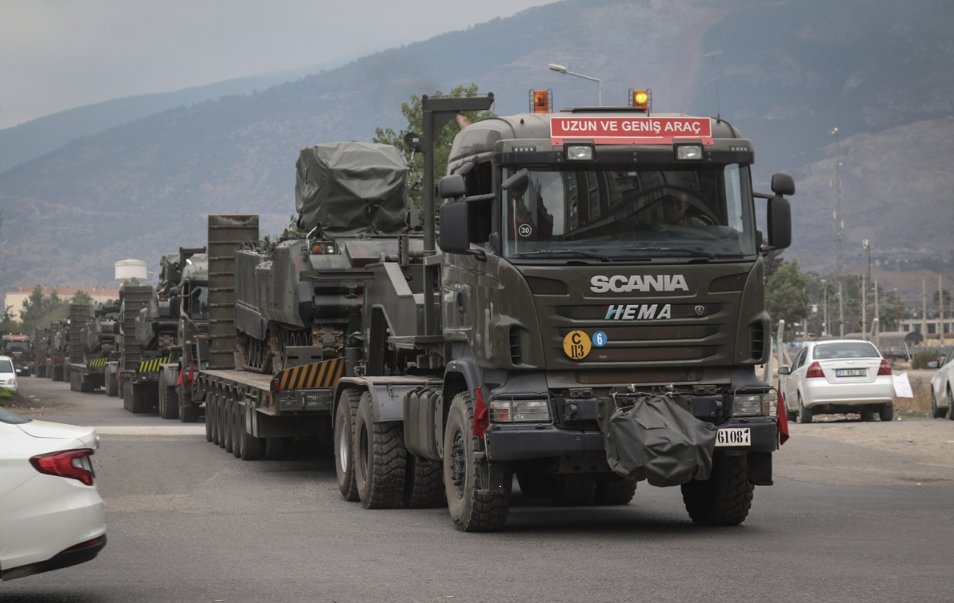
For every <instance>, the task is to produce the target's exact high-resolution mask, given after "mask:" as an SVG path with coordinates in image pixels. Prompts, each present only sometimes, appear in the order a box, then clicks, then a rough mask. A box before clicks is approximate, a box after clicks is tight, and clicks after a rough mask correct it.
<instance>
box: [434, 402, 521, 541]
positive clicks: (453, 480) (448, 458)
mask: <svg viewBox="0 0 954 603" xmlns="http://www.w3.org/2000/svg"><path fill="white" fill-rule="evenodd" d="M473 408H474V407H473V403H472V402H471V398H470V393H469V392H466V391H464V392H460V393H459V394H457V395H456V396H454V399H453V400H452V401H451V407H450V412H449V413H448V415H447V426H446V428H445V430H444V491H445V492H446V493H447V510H448V511H449V512H450V516H451V520H452V521H453V522H454V527H455V528H457V529H458V530H460V531H462V532H495V531H497V530H500V529H501V528H503V526H504V524H505V523H506V521H507V513H508V512H509V511H510V495H511V489H510V488H511V486H510V481H511V480H506V479H505V480H504V488H503V489H502V490H501V491H499V492H491V491H489V490H487V489H483V491H482V484H480V483H479V480H480V470H479V468H478V466H477V455H476V453H477V452H478V448H479V446H480V442H479V440H478V439H477V437H476V436H475V435H474V432H473V424H474V410H473Z"/></svg>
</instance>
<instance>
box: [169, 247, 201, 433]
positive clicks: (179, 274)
mask: <svg viewBox="0 0 954 603" xmlns="http://www.w3.org/2000/svg"><path fill="white" fill-rule="evenodd" d="M157 291H158V297H160V298H163V299H165V300H166V301H167V302H168V306H167V307H168V317H169V318H170V319H174V320H175V336H174V339H173V340H172V341H171V342H170V345H169V347H168V362H163V363H161V364H160V365H159V373H158V378H157V381H156V387H157V388H158V391H157V396H158V407H159V416H160V417H162V418H163V419H176V418H178V419H179V420H180V421H182V422H194V421H196V420H198V417H199V412H198V410H199V409H198V407H196V406H195V405H194V404H193V403H192V400H191V397H192V379H193V376H194V374H195V370H196V368H197V367H198V366H201V365H202V363H203V361H204V359H205V357H206V356H207V354H208V343H207V342H208V337H207V334H208V320H209V267H208V256H207V255H206V253H205V247H198V248H189V247H180V248H179V252H178V253H176V254H169V255H166V256H165V257H164V258H163V260H162V268H161V270H160V275H159V287H158V289H157Z"/></svg>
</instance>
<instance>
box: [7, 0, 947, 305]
mask: <svg viewBox="0 0 954 603" xmlns="http://www.w3.org/2000/svg"><path fill="white" fill-rule="evenodd" d="M952 16H954V5H951V4H950V3H949V2H947V1H946V0H916V1H914V2H910V3H906V4H904V5H903V6H901V5H898V4H896V3H894V2H890V1H888V0H845V1H842V2H837V3H833V2H829V1H827V0H779V1H774V2H763V1H757V0H684V1H681V2H670V1H667V0H641V1H633V0H570V1H566V2H559V3H556V4H550V5H545V6H541V7H537V8H533V9H529V10H527V11H524V12H521V13H518V14H517V15H514V16H513V17H510V18H507V19H495V20H493V21H490V22H487V23H484V24H481V25H478V26H474V27H471V28H469V29H467V30H464V31H458V32H452V33H447V34H444V35H441V36H438V37H435V38H432V39H430V40H426V41H423V42H419V43H416V44H411V45H408V46H404V47H401V48H395V49H391V50H388V51H385V52H380V53H376V54H373V55H371V56H367V57H364V58H361V59H358V60H355V61H353V62H351V63H348V64H346V65H343V66H341V67H339V68H336V69H333V70H327V71H325V72H322V73H318V74H315V75H310V76H308V77H305V78H303V79H300V80H297V81H294V82H287V83H283V84H280V85H276V86H272V87H270V88H267V89H264V90H259V91H257V92H253V93H250V94H247V95H244V96H240V95H232V96H226V97H223V98H220V99H218V100H208V101H204V102H199V103H195V104H192V105H190V106H180V107H176V108H171V109H168V110H165V111H162V112H160V113H155V114H151V115H148V116H144V117H142V118H140V119H137V120H135V121H132V122H130V123H125V124H122V125H117V126H115V127H111V128H109V129H105V130H102V131H98V132H96V133H94V134H89V135H87V136H84V137H81V138H76V139H73V140H71V141H70V142H67V143H65V144H63V145H62V146H61V147H59V148H57V149H55V150H53V151H51V152H49V153H46V154H44V155H42V156H40V157H37V158H35V159H33V160H31V161H28V162H25V163H23V164H20V165H18V166H16V167H13V168H11V169H8V170H6V171H5V172H3V173H2V174H0V212H2V219H3V223H2V226H0V228H2V230H0V266H2V267H3V268H2V271H0V289H2V288H4V287H10V286H32V285H34V284H36V283H41V282H42V283H58V284H72V285H79V286H93V285H99V284H107V283H109V282H110V280H111V278H112V266H113V262H114V261H115V260H118V259H122V258H127V257H137V258H140V259H145V260H146V261H148V262H149V263H150V265H154V264H155V263H156V262H157V258H158V257H159V255H160V254H161V253H164V252H167V251H170V250H175V249H176V248H177V247H179V246H190V245H197V244H202V242H203V239H204V237H205V216H206V215H207V214H209V213H226V212H228V213H240V212H249V213H258V214H261V216H262V224H263V229H262V230H263V232H264V233H271V234H276V233H278V232H280V231H281V229H282V228H283V227H284V226H285V225H286V224H287V223H288V220H289V217H290V216H291V215H292V214H293V213H294V195H293V192H294V183H295V161H296V159H297V156H298V151H299V150H300V149H301V148H303V147H305V146H310V145H313V144H316V143H319V142H330V141H334V140H369V139H370V138H371V137H372V136H373V134H374V130H375V128H376V127H391V128H394V129H396V130H397V129H400V128H402V127H404V126H405V125H406V124H404V123H403V121H402V120H403V118H402V115H401V112H400V104H401V102H403V101H406V100H407V99H408V98H409V97H410V96H411V95H420V94H432V93H434V92H435V91H436V90H444V91H447V90H450V89H451V88H453V87H455V86H457V85H460V84H469V83H471V82H473V83H477V84H478V85H479V87H480V91H481V92H488V91H493V92H494V93H495V97H496V99H497V100H496V103H495V106H494V110H495V111H496V112H497V113H500V114H507V113H515V112H521V111H525V110H526V108H527V105H528V90H529V89H530V88H539V87H547V88H552V89H553V90H554V92H555V97H556V101H555V104H556V106H557V107H567V106H580V105H593V104H595V101H596V92H597V86H596V84H595V83H594V82H590V81H586V80H582V79H580V78H574V77H569V76H566V75H562V74H558V73H555V72H553V71H549V70H548V69H547V65H548V64H549V63H559V64H563V65H567V66H568V67H569V68H570V69H571V70H572V71H576V72H579V73H585V74H593V75H594V76H598V77H600V79H601V82H600V86H599V90H600V91H601V93H602V98H603V101H604V104H607V105H610V104H624V99H625V97H626V94H627V90H628V89H630V88H634V87H642V86H646V85H648V86H650V87H651V88H652V90H653V102H654V107H655V109H656V110H657V111H662V112H670V111H675V112H687V113H697V114H710V115H715V114H719V115H721V116H722V117H723V118H726V119H728V120H729V121H731V122H732V123H733V124H734V125H735V126H737V127H738V128H739V129H740V130H741V131H742V132H743V133H744V134H745V135H746V136H748V137H749V138H751V139H752V140H753V141H754V144H755V148H756V157H757V162H756V165H755V171H754V173H755V179H756V188H757V189H758V190H762V191H765V190H767V189H768V182H769V179H770V176H771V174H772V173H773V172H775V171H787V172H789V173H792V174H793V175H794V176H795V177H796V182H797V186H798V193H797V194H796V195H795V197H794V198H793V200H792V202H793V214H794V220H795V228H796V231H795V244H794V246H793V248H792V249H790V250H789V251H787V252H786V256H787V257H793V258H796V259H798V260H799V261H800V263H801V264H802V267H803V269H810V270H814V271H817V272H827V271H829V270H831V269H832V267H833V265H834V262H833V249H834V244H833V241H834V238H835V232H834V228H833V226H832V220H831V217H832V210H833V207H834V205H833V199H834V190H835V189H833V188H832V187H831V184H830V183H831V182H832V180H833V178H834V174H835V165H836V163H837V162H838V161H841V162H842V168H841V173H842V179H841V182H842V185H841V190H842V198H843V206H842V208H843V211H842V216H843V218H844V220H845V223H846V225H845V238H844V240H843V242H842V250H843V256H844V258H843V264H844V266H845V268H846V269H857V268H858V266H859V265H860V263H861V262H862V261H863V259H862V249H861V240H862V239H864V238H868V239H869V240H870V241H871V242H872V256H873V259H874V262H875V264H876V266H877V267H879V269H884V270H886V271H888V270H889V268H892V267H894V268H898V269H899V270H904V266H903V265H901V266H900V267H898V266H897V265H896V262H895V260H899V259H901V257H900V256H903V257H905V258H907V259H924V258H929V259H934V260H935V263H938V262H939V263H938V267H939V268H941V269H944V270H948V271H954V237H950V236H946V235H947V233H948V232H950V230H951V228H952V227H954V205H952V204H951V202H950V200H949V199H948V195H947V191H949V190H954V171H952V170H948V169H944V166H943V162H945V161H946V159H947V158H948V157H950V156H951V154H950V153H949V150H950V146H951V145H952V142H951V141H954V111H952V100H951V99H952V98H954V72H952V70H951V69H950V68H949V66H950V65H954V43H952V42H951V41H950V40H949V36H948V35H947V32H946V31H944V30H943V28H944V26H945V24H946V23H949V22H950V21H951V19H950V17H952ZM834 127H837V128H838V131H839V135H838V136H837V137H836V136H832V134H831V132H832V129H833V128H834ZM892 262H894V263H892ZM919 265H920V264H919ZM951 277H954V274H951Z"/></svg>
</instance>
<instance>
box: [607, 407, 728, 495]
mask: <svg viewBox="0 0 954 603" xmlns="http://www.w3.org/2000/svg"><path fill="white" fill-rule="evenodd" d="M717 431H718V428H717V427H716V426H715V425H712V424H711V423H706V422H704V421H700V420H699V419H697V418H696V417H694V416H693V415H692V414H691V413H690V412H689V411H687V410H685V409H683V408H681V407H680V406H678V405H677V404H676V403H675V402H673V401H672V400H671V399H670V398H667V397H666V396H641V397H639V398H636V402H635V404H633V406H632V407H624V408H617V409H616V410H615V411H614V413H613V415H612V416H611V417H610V419H609V422H608V424H607V426H606V428H605V429H604V438H605V448H606V460H607V462H608V463H609V466H610V469H612V470H613V471H614V472H615V473H617V474H619V475H623V476H626V477H633V478H636V479H646V480H647V481H649V483H650V484H652V485H654V486H678V485H680V484H684V483H686V482H688V481H691V480H693V479H697V480H705V479H709V475H710V473H711V472H712V453H713V450H715V441H716V432H717Z"/></svg>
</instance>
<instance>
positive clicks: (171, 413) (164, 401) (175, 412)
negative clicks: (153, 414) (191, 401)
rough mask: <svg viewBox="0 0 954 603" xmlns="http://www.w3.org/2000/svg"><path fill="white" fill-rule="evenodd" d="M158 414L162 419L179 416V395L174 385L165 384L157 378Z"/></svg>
mask: <svg viewBox="0 0 954 603" xmlns="http://www.w3.org/2000/svg"><path fill="white" fill-rule="evenodd" d="M159 416H160V417H162V418H163V419H178V418H179V396H178V395H176V386H175V385H166V384H165V383H163V379H162V377H160V378H159Z"/></svg>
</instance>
